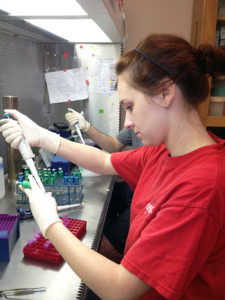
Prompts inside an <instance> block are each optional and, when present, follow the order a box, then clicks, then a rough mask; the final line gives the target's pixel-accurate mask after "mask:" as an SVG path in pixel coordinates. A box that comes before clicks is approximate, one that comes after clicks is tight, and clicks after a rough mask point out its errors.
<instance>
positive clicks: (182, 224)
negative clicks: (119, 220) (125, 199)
mask: <svg viewBox="0 0 225 300" xmlns="http://www.w3.org/2000/svg"><path fill="white" fill-rule="evenodd" d="M214 138H215V139H216V137H215V136H214ZM216 140H217V144H215V145H210V146H205V147H202V148H200V149H197V150H195V151H193V152H191V153H188V154H186V155H182V156H178V157H170V156H169V153H168V151H167V149H166V148H165V147H164V146H163V145H162V146H160V147H145V146H144V147H141V148H138V149H136V150H132V151H126V152H120V153H113V154H112V155H111V162H112V165H113V167H114V168H115V170H116V171H117V172H118V174H119V175H120V176H121V177H122V178H123V179H124V180H125V181H126V182H127V183H128V184H129V185H130V186H131V188H132V189H133V190H135V192H134V196H133V200H132V206H131V219H130V223H131V224H130V231H129V235H128V238H127V243H126V249H125V255H124V258H123V260H122V262H121V263H122V265H123V266H124V267H125V268H126V269H127V270H128V271H130V272H131V273H133V274H135V275H136V276H137V277H139V278H140V279H141V280H143V281H145V282H146V283H147V284H148V285H149V286H151V287H152V289H151V290H150V291H149V292H148V293H147V294H146V295H145V296H144V297H142V298H141V299H151V300H155V299H157V300H159V299H165V298H166V299H185V300H218V299H221V300H222V299H223V300H224V299H225V146H224V141H223V140H221V139H218V138H217V139H216ZM164 297H165V298H164Z"/></svg>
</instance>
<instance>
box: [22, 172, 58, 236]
mask: <svg viewBox="0 0 225 300" xmlns="http://www.w3.org/2000/svg"><path fill="white" fill-rule="evenodd" d="M29 181H30V186H31V189H24V188H22V186H20V189H21V190H22V191H24V192H25V193H26V195H27V196H28V198H29V202H30V209H31V212H32V215H33V217H34V219H35V221H36V223H37V224H38V227H39V228H40V230H41V233H42V234H43V236H44V237H45V238H46V230H47V229H48V227H49V226H50V225H52V224H54V223H56V222H62V221H61V220H60V218H59V216H58V213H57V204H56V201H55V198H53V197H52V193H44V192H43V191H42V190H41V189H40V188H39V186H38V185H37V183H36V181H35V179H34V178H33V176H32V175H29Z"/></svg>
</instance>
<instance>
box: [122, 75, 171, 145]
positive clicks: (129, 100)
mask: <svg viewBox="0 0 225 300" xmlns="http://www.w3.org/2000/svg"><path fill="white" fill-rule="evenodd" d="M127 76H128V75H127V74H126V73H123V74H121V75H120V76H118V93H119V99H120V103H121V104H122V106H123V107H124V108H125V111H126V117H125V122H124V127H125V128H126V129H132V130H133V131H134V133H135V134H136V135H137V137H138V138H140V139H142V143H143V145H146V146H159V145H161V144H162V143H163V140H164V135H165V129H164V128H166V127H165V118H164V111H163V109H162V107H161V106H160V105H158V104H157V97H161V95H157V96H147V95H146V94H144V93H142V92H141V91H139V90H136V89H135V88H133V87H132V86H130V85H129V84H128V81H127V78H128V77H127Z"/></svg>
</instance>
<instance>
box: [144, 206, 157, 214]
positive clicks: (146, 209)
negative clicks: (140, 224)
mask: <svg viewBox="0 0 225 300" xmlns="http://www.w3.org/2000/svg"><path fill="white" fill-rule="evenodd" d="M153 208H155V206H153V205H152V204H151V203H148V204H147V205H146V207H145V214H151V213H152V211H153Z"/></svg>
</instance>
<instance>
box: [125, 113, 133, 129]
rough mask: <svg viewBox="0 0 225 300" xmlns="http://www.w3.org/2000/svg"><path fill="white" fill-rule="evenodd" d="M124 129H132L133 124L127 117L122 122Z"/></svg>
mask: <svg viewBox="0 0 225 300" xmlns="http://www.w3.org/2000/svg"><path fill="white" fill-rule="evenodd" d="M124 127H125V128H126V129H132V128H133V127H134V123H133V122H132V120H131V119H130V118H128V117H127V115H126V117H125V120H124Z"/></svg>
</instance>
